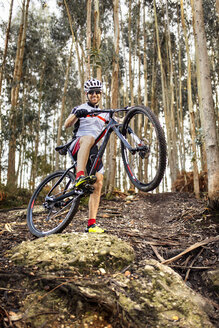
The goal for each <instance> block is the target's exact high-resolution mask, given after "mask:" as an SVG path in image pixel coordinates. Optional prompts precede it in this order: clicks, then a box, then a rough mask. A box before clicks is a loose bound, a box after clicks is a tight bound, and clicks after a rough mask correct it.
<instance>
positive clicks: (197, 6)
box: [191, 0, 219, 207]
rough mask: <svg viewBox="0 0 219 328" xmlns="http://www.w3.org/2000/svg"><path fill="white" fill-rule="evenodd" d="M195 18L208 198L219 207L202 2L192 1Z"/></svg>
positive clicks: (218, 173) (218, 165)
mask: <svg viewBox="0 0 219 328" xmlns="http://www.w3.org/2000/svg"><path fill="white" fill-rule="evenodd" d="M191 3H192V8H193V17H194V27H195V31H194V34H195V38H196V41H197V42H196V51H197V58H198V66H199V76H200V83H199V84H198V86H199V88H200V96H201V102H200V109H201V113H202V115H201V118H202V125H203V128H204V135H205V145H206V156H207V170H208V197H209V200H210V203H211V205H212V206H213V207H219V148H218V143H217V135H216V124H215V112H214V105H213V97H212V87H211V79H210V65H209V59H208V52H207V43H206V36H205V28H204V18H203V8H202V0H191Z"/></svg>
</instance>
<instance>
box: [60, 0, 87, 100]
mask: <svg viewBox="0 0 219 328" xmlns="http://www.w3.org/2000/svg"><path fill="white" fill-rule="evenodd" d="M64 4H65V8H66V12H67V15H68V21H69V25H70V29H71V34H72V40H73V42H74V44H75V50H76V55H77V60H78V73H79V78H80V82H81V101H82V102H84V101H85V93H84V88H83V86H84V73H82V69H81V58H80V54H79V49H78V42H77V40H76V39H75V34H74V31H73V21H72V18H71V14H70V12H69V8H68V4H67V2H66V0H64Z"/></svg>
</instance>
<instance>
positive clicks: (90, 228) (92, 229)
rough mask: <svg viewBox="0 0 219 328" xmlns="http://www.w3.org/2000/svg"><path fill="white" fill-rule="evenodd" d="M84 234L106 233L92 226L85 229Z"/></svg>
mask: <svg viewBox="0 0 219 328" xmlns="http://www.w3.org/2000/svg"><path fill="white" fill-rule="evenodd" d="M85 232H93V233H104V232H106V231H105V230H104V229H102V228H100V227H98V226H96V224H92V225H91V226H89V227H87V228H86V229H85Z"/></svg>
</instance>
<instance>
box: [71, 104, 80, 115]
mask: <svg viewBox="0 0 219 328" xmlns="http://www.w3.org/2000/svg"><path fill="white" fill-rule="evenodd" d="M78 107H79V106H76V107H74V108H73V109H72V110H71V114H75V112H76V110H77V109H78Z"/></svg>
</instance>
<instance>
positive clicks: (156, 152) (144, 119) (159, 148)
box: [121, 106, 166, 192]
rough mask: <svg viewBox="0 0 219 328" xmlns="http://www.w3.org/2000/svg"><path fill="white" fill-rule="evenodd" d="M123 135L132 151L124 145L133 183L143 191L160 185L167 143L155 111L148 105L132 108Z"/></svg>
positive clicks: (123, 126) (123, 157)
mask: <svg viewBox="0 0 219 328" xmlns="http://www.w3.org/2000/svg"><path fill="white" fill-rule="evenodd" d="M122 134H123V135H124V136H125V138H126V140H127V141H128V143H129V144H130V145H131V149H130V150H129V149H128V148H126V147H125V145H124V143H123V142H122V143H121V152H122V159H123V163H124V166H125V170H126V172H127V174H128V176H129V178H130V180H131V182H132V183H133V184H134V185H135V186H136V187H137V188H138V189H139V190H142V191H146V192H147V191H151V190H153V189H155V188H156V187H158V186H159V184H160V182H161V180H162V178H163V175H164V172H165V168H166V141H165V136H164V132H163V129H162V127H161V125H160V123H159V121H158V119H157V117H156V116H155V115H154V114H153V112H152V111H151V110H150V109H149V108H148V107H145V106H135V107H132V108H131V109H130V110H129V112H128V113H127V115H126V116H125V118H124V121H123V125H122Z"/></svg>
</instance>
